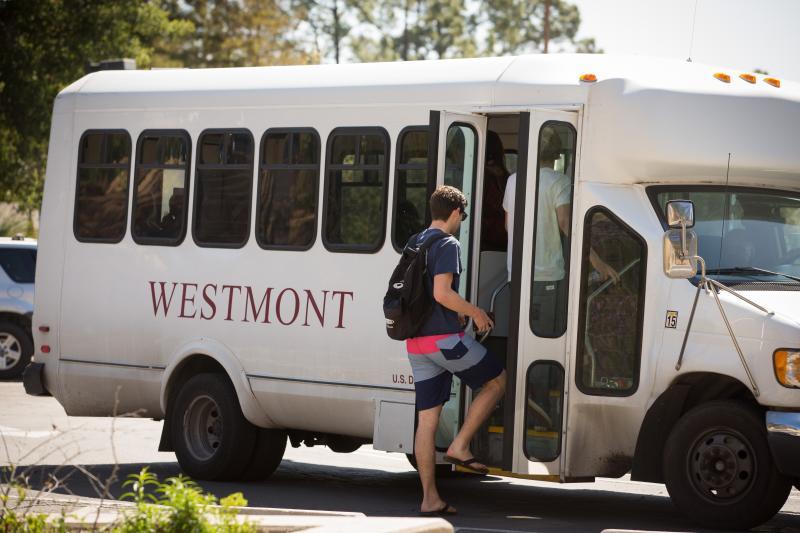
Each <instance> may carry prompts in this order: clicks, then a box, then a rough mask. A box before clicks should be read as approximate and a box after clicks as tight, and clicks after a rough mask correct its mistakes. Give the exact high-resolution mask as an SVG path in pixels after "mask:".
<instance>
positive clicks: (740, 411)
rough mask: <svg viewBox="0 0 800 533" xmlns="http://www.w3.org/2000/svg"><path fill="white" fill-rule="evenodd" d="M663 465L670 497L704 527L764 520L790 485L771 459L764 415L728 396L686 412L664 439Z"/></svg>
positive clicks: (740, 525)
mask: <svg viewBox="0 0 800 533" xmlns="http://www.w3.org/2000/svg"><path fill="white" fill-rule="evenodd" d="M663 464H664V480H665V484H666V486H667V490H668V491H669V495H670V497H671V498H672V501H673V502H674V503H675V505H676V506H677V507H678V509H680V510H681V511H682V512H683V513H684V514H685V515H687V516H688V517H689V518H691V519H692V520H694V521H696V522H698V523H699V524H701V525H703V526H705V527H711V528H717V529H750V528H752V527H755V526H757V525H759V524H762V523H763V522H766V521H767V520H769V519H770V518H772V517H773V516H774V515H775V513H777V512H778V511H779V510H780V508H781V507H782V506H783V504H784V502H786V498H787V497H788V496H789V491H790V489H791V487H792V485H791V482H790V480H789V479H788V478H786V477H784V476H783V475H781V474H780V473H779V472H778V470H777V468H776V467H775V464H774V463H773V461H772V455H771V454H770V451H769V446H768V444H767V431H766V425H765V423H764V416H763V414H761V413H759V412H758V411H757V410H756V409H754V408H753V407H750V406H748V405H745V404H743V403H740V402H735V401H730V400H725V401H714V402H709V403H706V404H702V405H700V406H698V407H695V408H694V409H692V410H691V411H689V412H688V413H686V414H684V415H683V416H682V417H681V418H680V420H678V422H677V423H676V424H675V427H674V428H673V429H672V432H671V433H670V435H669V437H668V438H667V442H666V445H665V448H664V462H663Z"/></svg>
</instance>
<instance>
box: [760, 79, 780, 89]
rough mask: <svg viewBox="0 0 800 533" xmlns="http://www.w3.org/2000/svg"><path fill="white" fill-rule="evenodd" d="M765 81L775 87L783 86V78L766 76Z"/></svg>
mask: <svg viewBox="0 0 800 533" xmlns="http://www.w3.org/2000/svg"><path fill="white" fill-rule="evenodd" d="M764 83H766V84H768V85H772V86H773V87H779V88H780V86H781V80H779V79H778V78H764Z"/></svg>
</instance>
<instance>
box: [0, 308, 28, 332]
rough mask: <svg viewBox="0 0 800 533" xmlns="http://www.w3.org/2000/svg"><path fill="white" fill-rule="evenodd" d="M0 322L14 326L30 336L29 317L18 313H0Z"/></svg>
mask: <svg viewBox="0 0 800 533" xmlns="http://www.w3.org/2000/svg"><path fill="white" fill-rule="evenodd" d="M0 322H11V323H12V324H16V325H18V326H19V327H21V328H22V329H24V330H25V331H27V332H28V335H31V317H30V316H28V315H21V314H19V313H9V312H0Z"/></svg>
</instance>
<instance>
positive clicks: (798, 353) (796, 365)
mask: <svg viewBox="0 0 800 533" xmlns="http://www.w3.org/2000/svg"><path fill="white" fill-rule="evenodd" d="M772 362H773V366H774V368H775V377H776V378H777V379H778V383H780V384H781V385H783V386H784V387H791V388H795V389H798V388H800V350H786V349H784V350H777V351H776V352H775V353H774V354H773V355H772Z"/></svg>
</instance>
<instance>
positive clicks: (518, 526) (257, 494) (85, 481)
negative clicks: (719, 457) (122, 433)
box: [20, 460, 800, 533]
mask: <svg viewBox="0 0 800 533" xmlns="http://www.w3.org/2000/svg"><path fill="white" fill-rule="evenodd" d="M145 466H148V467H149V468H150V471H151V472H153V473H155V474H157V475H158V477H159V479H160V480H162V481H163V480H164V479H166V478H167V477H170V476H176V475H178V474H180V473H181V471H180V468H179V467H178V464H177V463H152V464H122V465H119V467H118V469H117V472H116V477H117V479H116V481H115V482H114V483H113V484H112V485H111V494H112V495H113V496H115V497H119V495H120V494H122V493H123V492H125V490H123V489H122V482H123V481H124V480H125V479H126V478H127V476H128V475H130V474H134V473H137V472H139V470H141V469H142V468H143V467H145ZM85 468H86V470H88V471H89V472H90V473H91V474H92V475H93V476H95V477H96V478H98V479H100V480H103V481H105V480H107V479H108V478H109V476H110V475H111V474H112V472H113V470H114V467H113V465H91V466H87V467H85ZM20 473H23V474H24V475H25V476H26V477H27V478H28V481H29V484H30V485H31V488H32V489H35V490H38V489H41V488H43V487H45V485H46V484H47V482H48V480H49V479H51V478H52V477H53V476H54V477H56V478H58V479H60V480H62V482H63V484H64V486H63V487H62V488H61V489H59V490H57V491H56V492H58V493H61V494H74V495H77V496H84V497H93V498H96V497H98V496H99V495H98V491H97V489H96V487H95V485H94V484H93V483H92V482H90V481H89V478H88V477H87V475H86V474H85V473H84V472H81V471H80V470H79V469H78V468H77V467H75V466H32V467H27V468H25V469H23V470H21V471H20ZM438 483H439V490H440V492H441V494H442V496H443V497H444V498H445V499H446V500H447V501H448V502H450V503H452V504H453V505H454V506H456V507H457V508H458V510H459V514H458V515H457V516H454V517H447V519H448V520H450V522H451V523H452V524H453V525H454V526H456V527H457V528H460V529H461V530H462V531H464V533H472V532H473V530H476V531H480V530H489V529H492V530H495V531H497V530H506V531H548V532H549V531H559V532H563V531H570V532H571V531H594V532H599V531H601V530H602V529H606V528H608V529H612V528H617V529H651V530H652V529H656V530H668V531H698V529H697V528H696V527H694V526H693V525H692V523H691V522H689V521H688V520H687V519H685V518H684V517H683V516H682V515H681V514H679V513H678V511H677V510H676V509H675V508H674V507H673V505H672V503H671V502H670V500H669V498H667V497H664V496H651V495H639V494H631V493H628V492H612V491H606V490H593V489H584V488H578V489H566V488H565V487H564V486H561V485H553V486H552V487H550V486H545V487H542V486H536V487H531V486H521V485H513V484H511V483H510V482H509V481H508V480H506V479H504V478H499V477H492V476H487V477H477V476H470V475H461V476H457V477H454V478H446V479H440V480H439V481H438ZM199 485H200V486H201V487H203V489H205V490H206V491H208V492H210V493H212V494H214V495H216V496H218V497H222V496H226V495H228V494H230V493H232V492H239V491H240V492H242V493H244V496H245V498H247V500H248V502H249V505H251V506H257V507H281V508H294V509H313V510H322V511H354V512H362V513H364V514H366V515H371V516H416V514H417V505H418V499H419V497H420V495H421V492H420V489H419V479H418V478H417V475H416V473H415V472H400V473H391V472H384V471H381V470H374V469H362V468H348V467H342V466H336V467H334V466H328V465H315V464H309V463H297V462H293V461H290V460H284V461H283V463H281V466H280V468H279V469H278V470H277V471H276V472H275V474H273V476H272V477H271V478H270V479H269V480H267V481H262V482H249V483H232V482H231V483H217V482H208V481H201V482H199ZM757 530H758V531H762V532H763V531H769V532H777V531H783V532H796V531H800V516H799V515H794V514H789V513H781V514H779V515H778V516H776V517H775V518H774V519H773V520H772V521H770V522H769V523H768V524H765V525H764V526H761V527H760V528H758V529H757Z"/></svg>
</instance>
